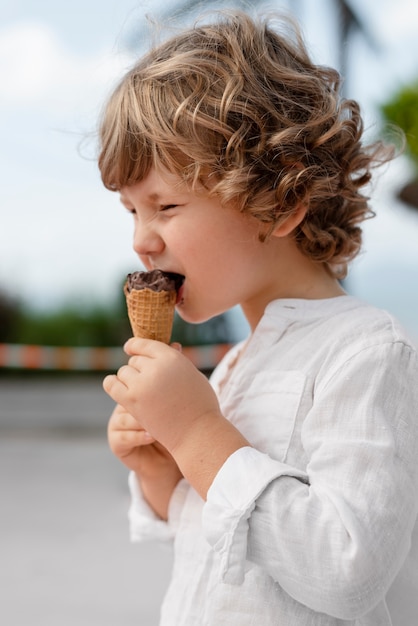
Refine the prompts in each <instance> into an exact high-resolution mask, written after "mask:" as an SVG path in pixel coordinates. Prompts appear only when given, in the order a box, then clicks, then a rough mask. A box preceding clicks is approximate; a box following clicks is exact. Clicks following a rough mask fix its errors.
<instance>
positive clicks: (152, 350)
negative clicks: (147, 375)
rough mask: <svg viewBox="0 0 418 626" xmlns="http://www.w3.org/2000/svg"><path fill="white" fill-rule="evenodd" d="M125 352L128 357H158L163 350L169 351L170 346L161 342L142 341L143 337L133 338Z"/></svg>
mask: <svg viewBox="0 0 418 626" xmlns="http://www.w3.org/2000/svg"><path fill="white" fill-rule="evenodd" d="M123 349H124V351H125V352H126V354H128V355H134V354H137V355H143V356H148V357H153V356H156V355H157V354H158V353H159V352H160V351H161V350H167V349H168V346H167V345H166V344H165V343H161V341H155V340H153V339H142V338H141V337H132V338H131V339H128V341H127V342H126V343H125V345H124V346H123Z"/></svg>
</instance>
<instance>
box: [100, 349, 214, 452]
mask: <svg viewBox="0 0 418 626" xmlns="http://www.w3.org/2000/svg"><path fill="white" fill-rule="evenodd" d="M125 351H126V352H127V354H129V355H131V358H130V359H129V362H128V364H127V365H124V366H123V367H121V368H120V369H119V371H118V372H117V374H116V375H111V376H107V377H106V378H105V380H104V382H103V387H104V389H105V391H106V392H107V393H108V394H109V395H110V396H111V397H112V398H113V399H114V400H115V402H117V403H118V404H120V405H122V406H124V407H125V408H126V410H127V411H128V412H129V414H130V415H131V416H132V417H133V418H135V420H137V422H138V423H139V424H141V427H142V428H141V434H139V432H138V434H136V435H135V437H134V436H133V435H130V436H129V437H132V441H135V442H142V443H139V444H138V445H144V442H145V440H144V437H146V435H145V434H144V430H146V431H147V432H148V433H150V434H151V435H152V437H154V438H155V439H156V440H157V441H159V442H160V443H161V444H162V445H163V446H164V447H165V448H166V449H167V450H169V451H172V450H174V449H175V448H176V447H177V445H179V444H180V443H181V441H182V439H183V438H184V437H186V436H187V432H188V430H189V429H190V428H192V427H193V426H195V425H196V422H197V421H198V420H200V419H201V418H202V417H203V416H205V417H206V418H207V417H209V416H211V415H213V417H214V418H215V419H216V417H218V416H219V417H221V416H220V410H219V405H218V400H217V398H216V395H215V393H214V391H213V389H212V387H211V386H210V384H209V382H208V380H207V379H206V377H205V376H204V375H203V374H201V372H199V371H198V370H197V369H196V367H195V366H194V365H193V364H192V363H191V362H190V361H189V360H188V359H187V358H186V357H185V356H184V355H182V354H181V353H180V352H179V351H178V350H176V349H173V348H172V347H169V346H167V345H165V344H163V343H160V342H158V341H151V340H147V339H139V338H134V339H130V340H129V341H128V342H127V344H126V345H125ZM124 437H126V443H127V444H128V439H129V437H128V436H124ZM119 445H120V444H119ZM122 447H123V446H122ZM121 451H122V453H123V450H122V448H121ZM128 457H129V455H128ZM126 458H127V457H126V456H125V459H126Z"/></svg>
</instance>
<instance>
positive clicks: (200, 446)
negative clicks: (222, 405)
mask: <svg viewBox="0 0 418 626" xmlns="http://www.w3.org/2000/svg"><path fill="white" fill-rule="evenodd" d="M247 446H250V444H249V442H248V441H247V440H246V439H245V437H244V436H243V435H242V434H241V433H240V432H239V430H237V429H236V428H235V426H233V425H232V424H231V423H230V422H229V421H228V420H227V419H226V418H225V417H224V416H223V415H222V414H221V413H219V412H211V413H207V414H205V415H203V416H201V417H200V418H199V419H198V420H195V421H194V422H193V423H192V424H191V425H190V426H189V428H188V429H187V431H186V432H183V433H182V437H181V439H179V441H178V442H177V443H176V445H175V446H173V448H172V449H171V450H170V453H171V454H172V456H173V458H174V459H175V461H176V463H177V465H178V467H179V468H180V470H181V472H182V474H183V476H184V477H185V478H186V479H187V480H188V482H189V483H190V484H191V485H192V486H193V487H194V488H195V489H196V491H197V492H198V493H199V494H200V495H201V496H202V498H204V499H205V498H206V494H207V491H208V489H209V487H210V486H211V484H212V482H213V480H214V478H215V476H216V474H217V473H218V471H219V470H220V468H221V467H222V465H223V464H224V463H225V461H226V460H227V459H228V458H229V457H230V456H231V454H233V453H234V452H236V451H237V450H239V449H240V448H243V447H247Z"/></svg>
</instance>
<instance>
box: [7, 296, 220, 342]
mask: <svg viewBox="0 0 418 626" xmlns="http://www.w3.org/2000/svg"><path fill="white" fill-rule="evenodd" d="M121 293H122V290H121ZM131 335H132V332H131V328H130V325H129V320H128V317H127V313H126V304H125V298H124V296H123V293H122V296H121V297H120V299H119V301H118V302H117V303H116V304H114V305H113V306H109V307H103V306H95V305H91V306H85V305H81V304H80V306H77V305H75V304H72V305H71V306H63V307H62V308H60V309H57V310H53V311H46V312H38V311H33V310H29V309H27V307H25V306H24V305H23V304H22V303H21V302H19V301H18V300H16V299H13V298H11V297H10V296H8V295H7V294H5V293H2V292H0V343H19V344H35V345H44V346H91V347H96V346H97V347H107V346H119V345H122V344H123V343H124V342H125V341H126V340H127V339H128V338H129V337H130V336H131ZM231 335H232V329H231V326H230V321H229V319H228V318H227V317H226V316H223V315H221V316H219V317H215V318H213V319H212V320H210V321H208V322H205V323H203V324H196V325H195V324H187V323H186V322H184V321H183V320H182V319H181V318H180V317H179V316H178V315H177V314H176V317H175V320H174V327H173V335H172V341H178V342H179V343H181V344H182V345H183V346H195V345H207V344H216V343H229V342H231Z"/></svg>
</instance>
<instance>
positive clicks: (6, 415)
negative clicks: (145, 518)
mask: <svg viewBox="0 0 418 626" xmlns="http://www.w3.org/2000/svg"><path fill="white" fill-rule="evenodd" d="M111 408H112V403H111V401H110V400H109V399H108V398H107V396H106V395H105V394H104V392H103V391H102V390H101V381H100V380H99V379H96V378H93V379H91V378H87V379H74V378H72V377H70V378H68V379H57V378H54V379H45V378H41V379H39V380H35V379H33V378H30V379H26V380H15V379H1V378H0V509H1V515H0V623H1V624H4V625H5V626H134V625H135V626H156V624H157V623H158V611H159V605H160V602H161V598H162V595H163V593H164V590H165V588H166V585H167V582H168V579H169V572H170V565H171V555H170V552H169V549H168V548H167V549H166V548H164V547H162V546H159V545H154V544H149V545H144V546H138V545H131V544H130V543H129V540H128V534H127V523H126V510H127V507H128V502H129V500H128V493H127V487H126V472H125V469H124V468H123V466H122V465H120V464H119V463H118V462H117V461H116V459H114V458H113V456H112V454H111V453H110V451H109V450H108V447H107V442H106V422H107V418H108V416H109V414H110V411H111Z"/></svg>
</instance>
